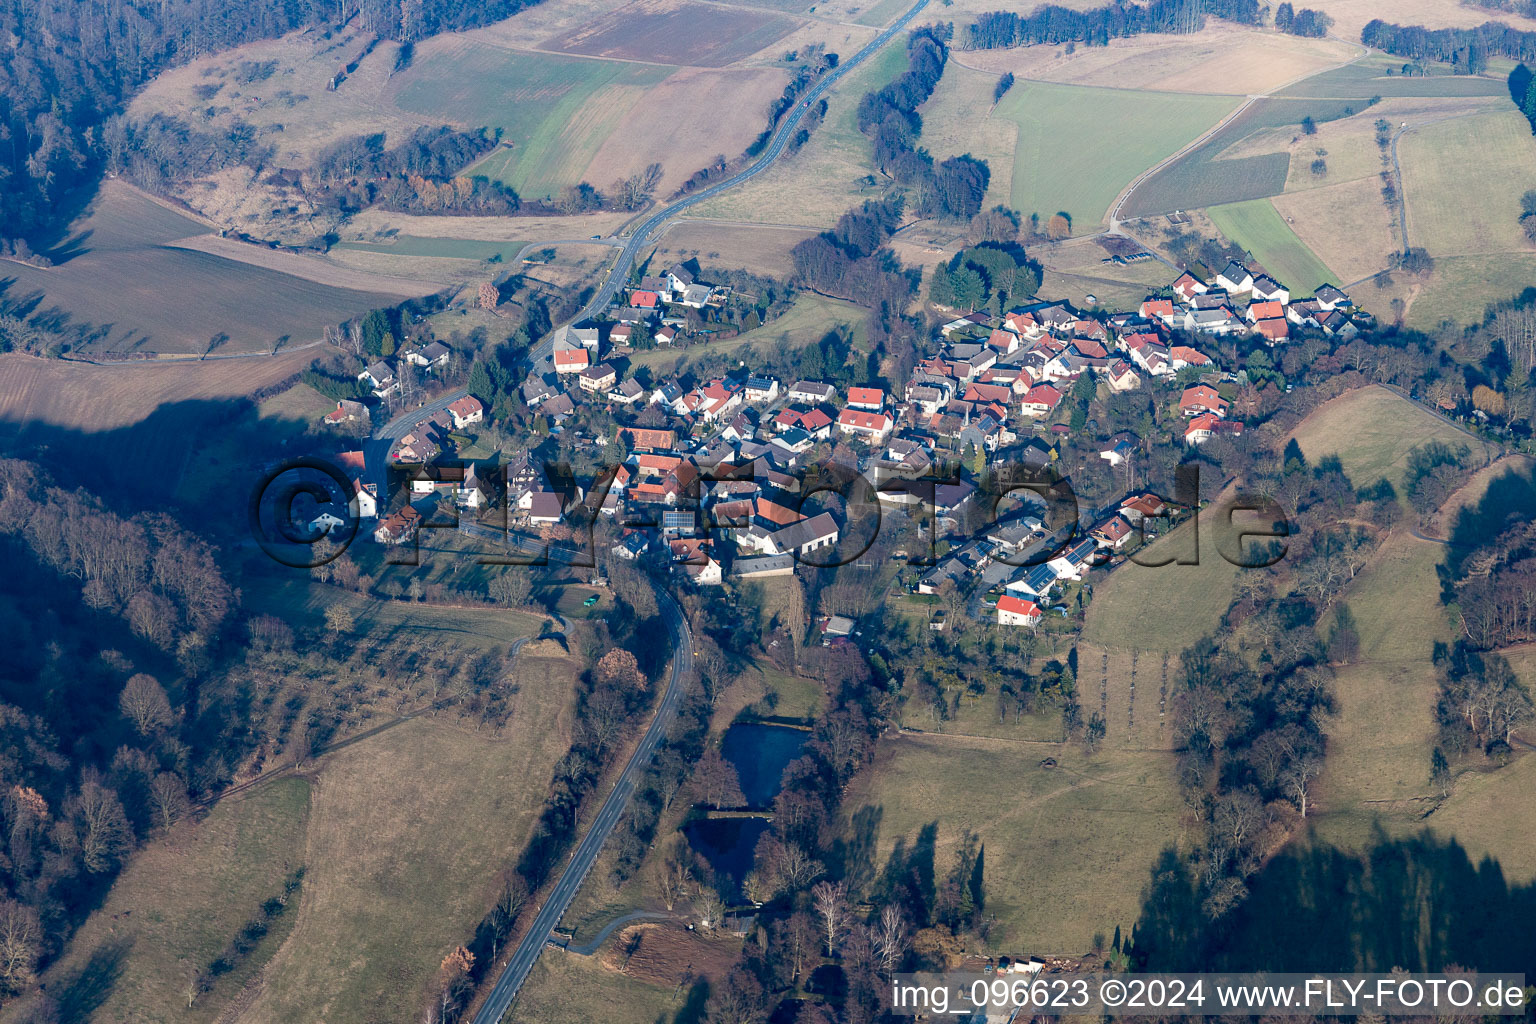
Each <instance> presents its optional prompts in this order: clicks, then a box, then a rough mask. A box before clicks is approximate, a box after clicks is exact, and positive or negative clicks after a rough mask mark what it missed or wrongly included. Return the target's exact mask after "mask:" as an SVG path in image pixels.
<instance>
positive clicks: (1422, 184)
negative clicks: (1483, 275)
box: [1397, 104, 1536, 257]
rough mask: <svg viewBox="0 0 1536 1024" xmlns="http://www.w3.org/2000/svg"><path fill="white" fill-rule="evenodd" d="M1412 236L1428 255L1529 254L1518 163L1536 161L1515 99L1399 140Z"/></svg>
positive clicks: (1523, 180)
mask: <svg viewBox="0 0 1536 1024" xmlns="http://www.w3.org/2000/svg"><path fill="white" fill-rule="evenodd" d="M1397 148H1398V157H1399V159H1400V161H1401V163H1402V168H1403V195H1404V197H1405V198H1406V201H1407V204H1408V238H1409V241H1410V242H1411V243H1412V244H1413V245H1415V246H1423V247H1424V248H1426V249H1428V250H1429V254H1430V255H1431V256H1436V257H1439V256H1452V255H1457V254H1489V253H1495V252H1511V253H1526V252H1529V248H1530V247H1529V245H1528V244H1527V243H1526V241H1525V236H1524V234H1523V233H1522V231H1521V229H1520V195H1521V193H1523V192H1524V191H1525V190H1526V189H1527V188H1529V187H1530V186H1531V185H1532V181H1531V178H1530V176H1529V175H1528V174H1525V175H1522V174H1518V173H1512V171H1513V169H1514V168H1530V167H1533V166H1536V138H1532V136H1531V131H1530V126H1529V125H1527V124H1526V122H1525V119H1524V118H1522V117H1521V116H1520V113H1519V111H1517V110H1516V109H1515V108H1514V106H1513V105H1510V104H1504V105H1503V107H1502V108H1501V109H1499V110H1497V112H1494V113H1487V114H1479V115H1476V116H1472V117H1456V118H1450V119H1448V120H1444V121H1440V122H1438V123H1436V124H1431V125H1426V126H1425V127H1423V128H1420V129H1417V130H1415V131H1410V132H1407V133H1405V134H1404V135H1403V136H1402V138H1401V140H1400V141H1399V142H1398V147H1397Z"/></svg>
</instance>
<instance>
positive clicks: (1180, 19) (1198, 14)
mask: <svg viewBox="0 0 1536 1024" xmlns="http://www.w3.org/2000/svg"><path fill="white" fill-rule="evenodd" d="M1264 12H1265V8H1264V7H1262V6H1261V5H1260V4H1259V3H1258V0H1152V2H1151V3H1146V4H1127V3H1112V4H1106V5H1104V6H1103V7H1095V8H1092V9H1090V10H1086V11H1080V10H1073V9H1072V8H1070V7H1061V6H1059V5H1057V4H1047V5H1045V6H1044V7H1038V8H1036V9H1035V10H1033V11H1031V12H1030V13H1028V14H1014V13H1013V12H1012V11H988V12H986V13H985V14H982V15H980V16H978V17H977V19H976V21H975V23H974V24H972V25H971V26H970V27H969V28H968V29H967V30H966V36H965V47H966V49H969V50H991V49H998V48H1000V47H1007V46H1025V45H1029V44H1031V43H1086V44H1087V45H1089V46H1105V45H1107V44H1108V43H1109V41H1110V40H1111V39H1123V38H1124V37H1126V36H1135V35H1141V34H1142V33H1144V32H1181V33H1189V32H1198V31H1200V29H1202V28H1204V27H1205V19H1206V16H1207V15H1211V16H1214V17H1217V18H1223V19H1225V20H1227V21H1235V22H1239V23H1241V24H1244V25H1259V24H1263V21H1264Z"/></svg>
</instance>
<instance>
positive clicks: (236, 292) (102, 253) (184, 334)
mask: <svg viewBox="0 0 1536 1024" xmlns="http://www.w3.org/2000/svg"><path fill="white" fill-rule="evenodd" d="M204 231H205V228H204V227H203V225H201V224H199V223H198V222H196V221H194V220H191V219H190V218H187V217H183V216H181V215H180V214H177V213H174V212H172V211H170V210H167V209H165V208H164V207H162V206H160V205H158V204H156V203H154V202H152V201H151V200H149V199H147V198H146V197H144V196H142V195H140V194H139V193H137V192H134V191H133V190H131V189H129V188H127V187H126V186H124V185H122V184H120V183H118V182H112V181H109V182H107V183H106V184H105V185H104V186H103V188H102V190H101V192H100V193H99V194H98V196H97V198H96V200H95V202H94V203H93V204H92V205H91V208H90V210H89V211H88V212H87V214H86V215H85V216H84V217H83V218H82V219H81V220H79V221H77V222H76V223H75V224H74V225H73V226H72V232H73V235H72V237H78V238H79V239H80V242H79V243H78V246H77V247H71V246H70V244H69V243H66V244H65V247H64V248H63V250H62V253H61V251H60V250H55V262H56V263H57V264H58V265H57V266H55V267H52V268H51V269H47V270H42V269H38V268H35V267H28V266H22V265H21V264H15V263H13V264H7V267H6V270H5V274H4V276H5V278H6V279H8V280H9V281H10V282H11V284H10V286H9V287H8V288H7V289H6V291H5V298H6V299H7V300H8V301H11V302H24V301H28V302H30V301H32V300H33V299H35V300H36V309H35V312H36V313H37V314H45V313H49V312H52V311H57V313H58V315H59V316H60V318H61V319H62V320H63V321H64V322H65V323H67V324H71V325H76V326H87V325H89V326H92V327H94V328H96V329H98V330H101V331H102V332H104V333H103V336H102V337H100V338H99V339H97V340H94V341H92V342H91V344H90V346H89V351H91V352H96V353H100V352H121V353H126V352H164V353H179V354H187V353H191V354H199V355H200V354H202V353H203V352H204V351H205V350H206V349H207V347H208V344H209V339H210V338H212V337H213V336H215V335H219V334H223V335H226V336H227V337H228V340H227V341H226V342H225V343H224V344H222V345H221V346H220V347H219V349H218V351H220V352H225V353H228V352H263V351H269V350H270V349H271V348H272V347H273V345H274V344H275V343H276V342H277V341H278V339H279V338H284V337H286V338H288V339H290V343H291V344H299V343H302V342H307V341H312V340H316V339H318V338H320V337H321V334H322V331H323V330H324V327H325V325H326V324H329V323H337V322H340V321H342V320H345V319H348V318H350V317H353V316H356V315H358V314H360V313H364V312H367V311H368V310H369V309H373V308H376V307H379V306H386V305H393V304H394V303H396V302H397V301H399V299H398V295H387V294H381V293H376V292H371V291H357V290H353V289H343V288H337V287H331V286H329V285H327V284H323V283H319V282H317V281H314V280H305V279H303V278H301V277H294V276H292V275H290V274H286V273H279V272H278V271H277V270H275V269H268V268H267V267H264V266H252V265H250V264H248V263H239V262H235V261H234V260H230V259H224V258H221V257H220V256H217V255H210V254H209V253H207V252H198V251H191V250H188V249H183V248H174V247H170V246H169V243H171V242H175V241H177V240H178V239H185V238H187V237H188V236H192V235H198V234H202V233H203V232H204ZM71 254H72V255H71ZM294 258H295V259H301V258H302V257H294ZM168 286H170V289H171V290H170V291H169V293H168V292H167V287H168ZM429 290H431V289H430V288H423V289H421V291H423V292H425V291H429Z"/></svg>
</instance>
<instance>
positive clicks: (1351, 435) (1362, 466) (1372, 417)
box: [1292, 386, 1483, 597]
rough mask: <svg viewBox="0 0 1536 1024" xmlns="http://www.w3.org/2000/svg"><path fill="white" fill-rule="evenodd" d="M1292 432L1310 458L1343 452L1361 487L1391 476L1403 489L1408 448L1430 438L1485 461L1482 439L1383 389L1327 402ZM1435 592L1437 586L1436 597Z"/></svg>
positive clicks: (1346, 467)
mask: <svg viewBox="0 0 1536 1024" xmlns="http://www.w3.org/2000/svg"><path fill="white" fill-rule="evenodd" d="M1292 436H1293V437H1295V439H1296V443H1297V444H1299V445H1300V446H1301V450H1302V453H1303V454H1305V455H1306V457H1307V461H1308V462H1311V463H1316V462H1317V460H1318V459H1320V458H1322V457H1323V456H1325V455H1337V456H1338V457H1339V461H1340V462H1341V463H1343V465H1344V472H1345V473H1347V474H1348V475H1349V479H1350V481H1351V482H1353V483H1354V485H1355V486H1356V487H1363V486H1366V485H1368V484H1372V483H1375V482H1376V481H1377V480H1380V479H1381V478H1382V477H1386V478H1387V479H1388V480H1390V481H1392V485H1393V486H1394V487H1396V488H1397V489H1398V491H1399V493H1401V492H1402V488H1403V470H1404V469H1405V468H1406V466H1407V459H1408V452H1409V451H1410V450H1412V449H1413V448H1414V447H1416V446H1418V445H1421V444H1424V443H1425V442H1426V441H1431V440H1439V441H1445V442H1447V443H1449V444H1452V445H1456V444H1465V445H1467V446H1468V447H1469V448H1471V450H1472V455H1471V458H1472V459H1474V460H1475V465H1481V463H1482V461H1483V458H1482V451H1483V446H1482V442H1480V441H1478V440H1477V439H1476V438H1474V437H1471V436H1469V435H1468V434H1465V433H1463V432H1462V431H1460V430H1458V429H1457V428H1456V427H1454V426H1452V425H1451V424H1449V423H1447V422H1445V421H1444V420H1442V419H1440V418H1439V417H1438V416H1436V415H1434V414H1433V413H1431V412H1429V411H1428V410H1427V409H1425V408H1424V407H1423V406H1421V405H1419V404H1418V403H1416V402H1411V401H1409V400H1408V399H1406V398H1403V397H1401V396H1400V395H1398V394H1396V393H1394V392H1391V391H1388V390H1387V389H1386V388H1383V387H1374V386H1373V387H1366V388H1360V389H1358V390H1355V391H1351V392H1349V393H1347V394H1344V395H1340V396H1339V397H1338V398H1335V399H1332V400H1331V401H1328V402H1325V403H1323V404H1322V405H1321V406H1319V407H1318V408H1317V409H1315V410H1313V412H1312V414H1311V415H1309V416H1308V417H1307V418H1306V419H1304V420H1302V421H1301V423H1299V424H1298V425H1297V427H1296V430H1295V431H1294V433H1293V434H1292ZM1435 594H1438V590H1437V589H1432V590H1431V594H1430V596H1431V597H1433V596H1434V595H1435Z"/></svg>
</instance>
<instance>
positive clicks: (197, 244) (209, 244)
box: [166, 235, 436, 298]
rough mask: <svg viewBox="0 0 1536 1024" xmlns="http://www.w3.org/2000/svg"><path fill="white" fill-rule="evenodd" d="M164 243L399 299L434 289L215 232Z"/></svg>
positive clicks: (399, 278)
mask: <svg viewBox="0 0 1536 1024" xmlns="http://www.w3.org/2000/svg"><path fill="white" fill-rule="evenodd" d="M166 245H167V247H169V248H172V249H186V250H189V251H192V252H204V253H207V254H208V255H210V256H217V257H219V258H220V259H225V260H229V261H231V262H234V263H244V264H246V265H248V266H253V267H261V268H263V269H266V270H275V271H277V272H278V273H280V274H286V275H288V276H289V277H297V278H301V279H303V280H305V281H313V282H314V283H315V284H323V285H326V286H327V287H330V288H349V289H351V290H353V291H367V292H374V293H376V294H382V295H393V296H397V297H399V298H415V297H417V296H421V295H430V294H431V293H432V292H433V291H435V290H436V289H435V288H434V287H433V286H432V285H430V284H423V283H422V282H421V281H416V280H409V279H407V278H403V277H389V276H386V275H383V274H369V273H366V272H365V271H361V270H357V269H355V268H352V267H344V266H337V265H336V264H334V263H332V262H330V260H329V259H321V258H319V257H316V256H303V255H300V254H298V253H291V252H282V251H280V250H276V249H268V248H267V247H266V246H264V245H252V244H250V243H248V242H241V241H237V240H236V239H233V238H221V237H219V236H218V235H194V236H192V237H191V238H179V239H177V240H176V241H174V242H167V243H166Z"/></svg>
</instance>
